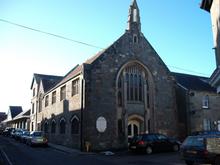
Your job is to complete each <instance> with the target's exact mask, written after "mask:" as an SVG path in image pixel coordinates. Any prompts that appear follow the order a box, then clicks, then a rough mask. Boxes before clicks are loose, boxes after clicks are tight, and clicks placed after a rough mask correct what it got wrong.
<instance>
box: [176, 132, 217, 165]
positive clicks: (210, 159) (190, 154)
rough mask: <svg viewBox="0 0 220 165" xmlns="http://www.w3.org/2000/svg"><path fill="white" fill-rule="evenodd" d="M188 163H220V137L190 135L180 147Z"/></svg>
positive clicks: (188, 164) (189, 164) (191, 164)
mask: <svg viewBox="0 0 220 165" xmlns="http://www.w3.org/2000/svg"><path fill="white" fill-rule="evenodd" d="M180 153H181V156H182V158H183V159H184V160H185V162H186V164H187V165H193V164H194V163H205V164H214V165H220V137H219V136H216V135H197V136H189V137H187V138H186V140H185V141H184V142H183V144H182V145H181V147H180Z"/></svg>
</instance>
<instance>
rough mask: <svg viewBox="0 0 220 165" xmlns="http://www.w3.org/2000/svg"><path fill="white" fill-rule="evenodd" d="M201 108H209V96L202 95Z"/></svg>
mask: <svg viewBox="0 0 220 165" xmlns="http://www.w3.org/2000/svg"><path fill="white" fill-rule="evenodd" d="M202 108H209V96H208V95H206V96H203V99H202Z"/></svg>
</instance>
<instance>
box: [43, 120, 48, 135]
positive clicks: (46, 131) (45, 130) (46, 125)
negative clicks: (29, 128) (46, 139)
mask: <svg viewBox="0 0 220 165" xmlns="http://www.w3.org/2000/svg"><path fill="white" fill-rule="evenodd" d="M44 132H45V133H48V122H45V123H44Z"/></svg>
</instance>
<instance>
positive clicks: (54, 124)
mask: <svg viewBox="0 0 220 165" xmlns="http://www.w3.org/2000/svg"><path fill="white" fill-rule="evenodd" d="M51 133H53V134H54V133H56V121H55V120H52V123H51Z"/></svg>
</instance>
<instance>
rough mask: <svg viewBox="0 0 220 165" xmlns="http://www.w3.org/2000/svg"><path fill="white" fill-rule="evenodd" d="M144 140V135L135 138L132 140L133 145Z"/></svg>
mask: <svg viewBox="0 0 220 165" xmlns="http://www.w3.org/2000/svg"><path fill="white" fill-rule="evenodd" d="M140 140H142V135H137V136H134V137H133V138H132V140H131V142H132V143H135V142H137V141H140Z"/></svg>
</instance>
